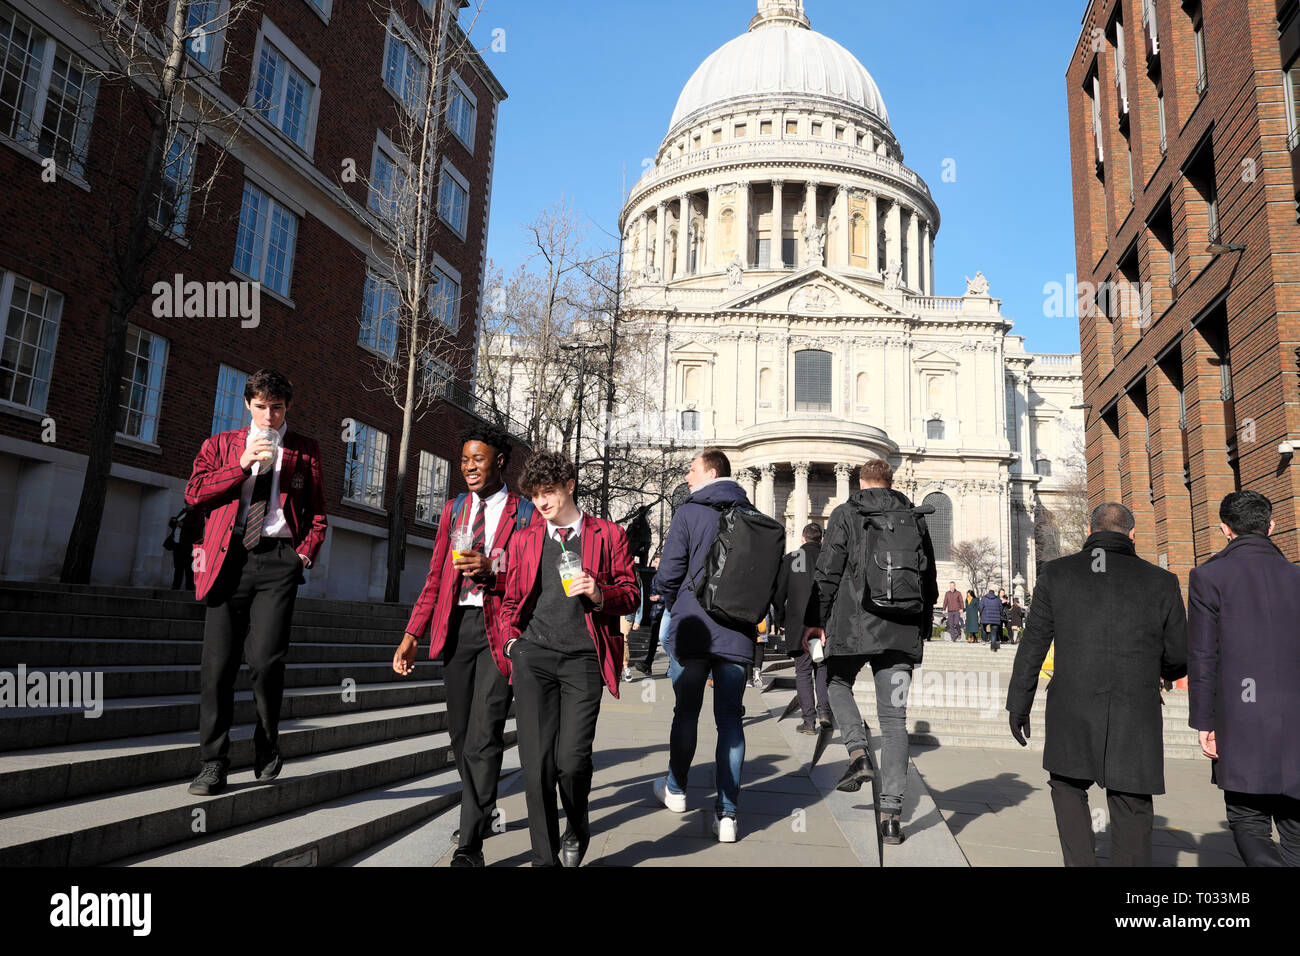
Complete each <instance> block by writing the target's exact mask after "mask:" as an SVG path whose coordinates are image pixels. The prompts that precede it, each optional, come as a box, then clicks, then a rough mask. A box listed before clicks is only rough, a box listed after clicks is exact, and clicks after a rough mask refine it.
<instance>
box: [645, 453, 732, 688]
mask: <svg viewBox="0 0 1300 956" xmlns="http://www.w3.org/2000/svg"><path fill="white" fill-rule="evenodd" d="M748 503H749V499H748V498H747V497H746V496H745V492H744V491H743V490H742V489H741V487H740V485H738V484H736V482H735V481H733V480H732V479H730V478H719V479H718V480H717V481H715V482H711V483H710V484H708V485H705V486H704V487H703V488H701V489H700V490H699V491H697V492H695V493H694V494H692V495H691V496H690V497H688V498H687V499H686V501H685V502H683V503H682V506H681V507H680V508H678V509H677V514H675V515H673V523H672V525H670V526H669V528H668V540H667V541H665V542H664V551H663V556H662V557H661V559H660V561H659V573H658V574H656V575H655V582H654V588H655V590H656V591H657V592H658V593H659V594H661V595H663V599H664V605H665V607H666V608H667V610H668V613H669V614H670V615H671V618H670V620H669V622H668V633H667V635H665V636H664V638H663V643H664V647H666V648H667V649H668V651H669V653H670V654H672V655H673V656H674V657H675V658H677V659H678V660H685V659H686V658H690V657H721V658H723V659H724V660H729V661H736V662H737V663H739V664H752V663H753V662H754V641H755V639H756V637H757V634H758V631H757V629H756V628H752V627H751V628H749V629H748V630H747V631H737V630H733V629H732V628H729V627H724V626H723V625H722V624H719V623H718V622H717V621H715V620H714V619H713V618H712V617H711V616H710V615H709V614H708V613H707V612H705V610H704V609H703V608H701V607H700V602H699V601H698V600H697V599H696V597H695V585H696V584H697V583H698V581H699V579H700V577H701V576H702V575H703V573H704V561H705V559H706V558H707V557H708V552H709V546H710V545H711V544H713V539H714V538H716V537H717V536H718V518H719V517H720V516H721V514H722V512H720V511H719V510H718V509H717V508H711V507H709V504H748Z"/></svg>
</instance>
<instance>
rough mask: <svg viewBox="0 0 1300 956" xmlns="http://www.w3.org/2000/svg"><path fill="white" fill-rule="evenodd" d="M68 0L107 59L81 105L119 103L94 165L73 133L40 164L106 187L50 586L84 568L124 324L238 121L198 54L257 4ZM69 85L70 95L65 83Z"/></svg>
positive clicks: (100, 501)
mask: <svg viewBox="0 0 1300 956" xmlns="http://www.w3.org/2000/svg"><path fill="white" fill-rule="evenodd" d="M75 5H76V7H77V8H78V10H79V11H80V12H81V14H82V15H83V16H84V17H85V18H86V19H87V20H89V21H90V22H91V23H92V24H93V26H94V28H95V30H96V32H97V34H98V43H97V46H96V47H95V49H94V50H93V51H91V52H92V59H93V60H94V61H95V62H96V63H102V64H107V65H106V66H89V67H88V68H87V70H86V75H85V76H84V77H82V78H81V79H82V80H83V82H84V85H83V90H86V91H89V95H86V96H84V97H83V101H82V102H83V104H84V106H83V109H85V110H89V109H90V108H91V107H92V104H94V102H95V99H96V97H95V91H96V89H97V88H101V89H102V90H103V92H104V93H105V94H106V95H104V96H102V97H100V99H101V102H102V103H103V104H104V105H107V104H108V103H111V102H112V101H113V98H114V97H115V98H116V106H117V108H118V115H117V116H116V117H114V119H115V122H112V123H110V125H111V126H112V127H113V128H114V129H115V131H116V140H115V141H114V142H113V143H111V145H110V147H109V148H108V149H107V150H104V151H103V152H102V155H103V156H104V157H106V158H105V159H104V160H103V161H101V162H100V163H99V164H98V165H96V164H94V163H91V162H90V161H89V159H88V158H87V159H86V160H85V161H84V164H83V160H82V158H81V157H80V156H79V155H78V151H77V149H76V146H75V137H74V138H73V139H70V140H68V141H67V142H56V143H55V144H54V147H53V153H54V155H53V156H52V157H51V159H52V160H53V161H54V163H55V164H56V166H62V167H63V169H62V170H61V172H62V171H69V169H70V168H71V171H76V172H78V173H79V175H80V176H81V177H83V178H86V179H87V180H94V181H96V182H105V183H107V184H109V186H108V188H107V189H105V190H104V193H105V195H106V197H107V198H106V201H105V205H104V207H103V208H104V210H105V212H104V216H105V218H104V221H103V223H102V224H97V225H88V228H90V229H92V230H93V232H91V234H92V235H95V236H97V238H99V239H100V240H102V241H101V242H99V246H100V248H101V249H102V250H103V252H104V262H103V272H104V275H105V276H107V278H108V280H109V286H110V292H109V300H108V307H107V313H106V315H105V322H104V336H103V340H102V342H101V348H102V350H103V354H104V358H103V363H102V364H101V366H100V374H99V380H98V382H97V383H95V385H94V388H95V400H94V401H95V405H94V411H93V413H92V417H91V422H90V429H89V442H88V444H89V452H88V455H87V460H86V474H85V479H84V481H83V483H82V487H81V498H80V500H79V501H78V503H77V513H76V516H75V518H74V519H73V523H72V531H71V533H70V534H69V536H68V545H67V548H66V550H65V552H64V556H63V567H62V570H61V572H60V575H59V578H60V580H61V581H65V582H69V583H75V584H84V583H86V582H88V581H89V580H90V575H91V571H92V569H93V564H94V558H95V546H96V543H97V542H98V540H99V529H100V525H101V523H102V520H103V515H104V501H105V497H106V495H107V491H108V476H109V471H110V469H111V468H112V464H113V442H114V438H115V437H116V434H117V431H118V415H119V402H120V396H121V393H122V370H123V366H124V362H125V352H126V336H127V325H128V317H129V315H130V313H131V310H132V309H134V308H135V306H136V305H137V304H138V303H139V301H140V299H141V298H142V297H143V296H144V294H145V292H146V291H148V290H149V289H150V287H151V286H152V281H151V277H153V276H157V275H159V274H160V273H161V272H162V269H163V267H164V263H165V262H167V261H168V260H169V259H174V258H175V257H176V256H177V255H179V254H180V253H181V251H182V247H181V246H179V245H176V244H172V243H170V242H169V240H170V238H171V237H172V236H174V235H175V233H176V232H177V231H178V229H179V228H180V227H181V226H182V224H186V225H187V227H188V229H190V230H193V229H194V228H195V226H196V222H197V220H198V219H199V218H201V216H202V214H203V212H204V211H205V210H206V208H207V205H208V199H209V196H210V193H211V190H212V187H213V185H214V184H215V182H216V181H217V179H218V175H219V171H220V168H221V164H222V160H223V158H224V156H225V152H226V150H225V148H224V146H225V144H226V143H228V141H229V139H230V138H232V137H233V136H234V135H236V134H237V131H238V129H239V127H240V123H241V115H240V112H239V111H238V110H237V109H236V110H232V109H230V108H229V107H228V106H225V105H223V103H226V102H228V101H226V100H224V99H223V97H221V95H220V91H219V89H218V88H217V85H216V83H215V82H213V79H212V76H211V73H210V71H209V70H208V69H207V68H206V67H205V66H204V64H203V57H202V53H203V52H205V51H206V50H207V49H208V43H209V42H210V40H211V38H213V37H215V36H216V35H218V34H219V33H221V32H222V31H229V30H230V28H231V26H232V25H233V24H234V23H236V22H237V21H238V20H239V19H241V18H242V17H243V16H244V15H245V14H247V13H248V11H249V10H250V9H251V8H252V7H253V6H255V5H256V4H255V3H254V2H253V0H231V2H230V4H229V7H228V9H227V10H226V11H225V12H224V13H223V12H221V11H220V7H221V5H219V4H215V3H206V4H204V3H200V2H198V0H177V2H176V4H175V6H174V7H171V8H170V11H169V10H168V8H167V6H166V5H165V4H160V3H158V2H156V0H116V2H114V3H108V2H107V0H77V2H76V4H75ZM187 50H188V53H187ZM70 71H71V68H70ZM68 80H69V88H71V87H72V85H73V80H72V77H71V76H69V78H68ZM101 109H102V107H101ZM137 117H139V118H142V119H141V122H142V124H143V130H141V129H140V128H139V127H138V126H137V123H136V118H137ZM81 119H82V117H78V123H79V122H80V121H81ZM200 140H203V141H204V142H205V143H206V144H207V147H208V148H206V149H205V154H206V156H205V161H206V165H205V167H204V169H203V171H202V175H200V174H199V172H198V171H197V170H196V166H197V165H198V157H197V152H198V148H197V144H198V143H199V141H200ZM191 217H192V218H191ZM187 220H188V222H187Z"/></svg>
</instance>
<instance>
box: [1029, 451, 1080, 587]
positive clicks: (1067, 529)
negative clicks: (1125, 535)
mask: <svg viewBox="0 0 1300 956" xmlns="http://www.w3.org/2000/svg"><path fill="white" fill-rule="evenodd" d="M1067 427H1069V426H1067ZM1066 447H1067V449H1068V450H1067V452H1066V454H1065V455H1063V456H1062V458H1061V461H1060V464H1061V478H1060V480H1059V482H1057V483H1056V485H1055V487H1054V488H1053V489H1052V490H1051V491H1050V492H1049V491H1044V490H1040V492H1039V505H1038V511H1037V514H1035V516H1034V548H1035V554H1036V558H1037V564H1038V565H1039V566H1040V567H1041V566H1042V565H1043V564H1044V563H1045V562H1047V561H1051V560H1053V559H1055V558H1059V557H1060V556H1061V555H1063V554H1073V553H1074V552H1076V551H1078V550H1079V549H1080V548H1082V547H1083V542H1084V541H1086V540H1087V538H1088V526H1089V524H1090V522H1091V519H1092V511H1091V509H1090V508H1089V507H1088V467H1087V452H1086V447H1085V444H1084V438H1083V433H1082V431H1081V430H1080V429H1078V428H1070V434H1069V439H1068V444H1067V445H1066Z"/></svg>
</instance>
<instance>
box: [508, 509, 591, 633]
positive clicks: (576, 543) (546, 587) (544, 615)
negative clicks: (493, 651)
mask: <svg viewBox="0 0 1300 956" xmlns="http://www.w3.org/2000/svg"><path fill="white" fill-rule="evenodd" d="M564 545H565V549H567V550H569V551H574V552H576V553H578V554H582V540H581V539H580V538H570V539H569V540H568V541H566V542H565V543H564ZM559 560H560V543H559V542H558V541H556V540H555V538H554V537H552V536H551V535H549V534H547V535H546V536H545V538H544V540H543V542H542V566H541V567H540V568H538V571H537V576H538V577H539V578H540V579H541V582H542V589H541V593H540V594H538V595H537V603H536V605H534V607H533V613H532V616H531V617H530V618H529V619H528V626H527V627H525V628H524V631H523V633H522V634H521V635H520V637H522V638H524V639H525V640H528V641H531V642H532V643H534V644H539V645H541V646H542V647H549V648H550V649H551V650H553V651H559V652H560V653H561V654H570V655H574V656H576V655H590V656H592V657H595V656H596V645H595V643H594V642H593V641H592V639H591V635H590V634H588V633H587V620H586V614H585V611H586V601H585V599H583V598H581V597H568V596H567V595H566V594H565V593H564V583H563V582H562V581H561V580H560V572H559V571H558V570H556V562H557V561H559Z"/></svg>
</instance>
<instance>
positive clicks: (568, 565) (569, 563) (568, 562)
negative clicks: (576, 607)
mask: <svg viewBox="0 0 1300 956" xmlns="http://www.w3.org/2000/svg"><path fill="white" fill-rule="evenodd" d="M555 567H556V569H557V570H558V571H559V572H560V581H561V583H563V584H564V594H565V596H566V597H573V595H572V594H571V593H569V586H570V585H571V584H572V583H573V579H574V578H575V577H576V576H577V575H578V574H579V573H580V572H581V571H582V555H580V554H578V552H576V551H567V550H566V551H564V552H563V553H561V555H560V557H559V560H557V561H556V562H555Z"/></svg>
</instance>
